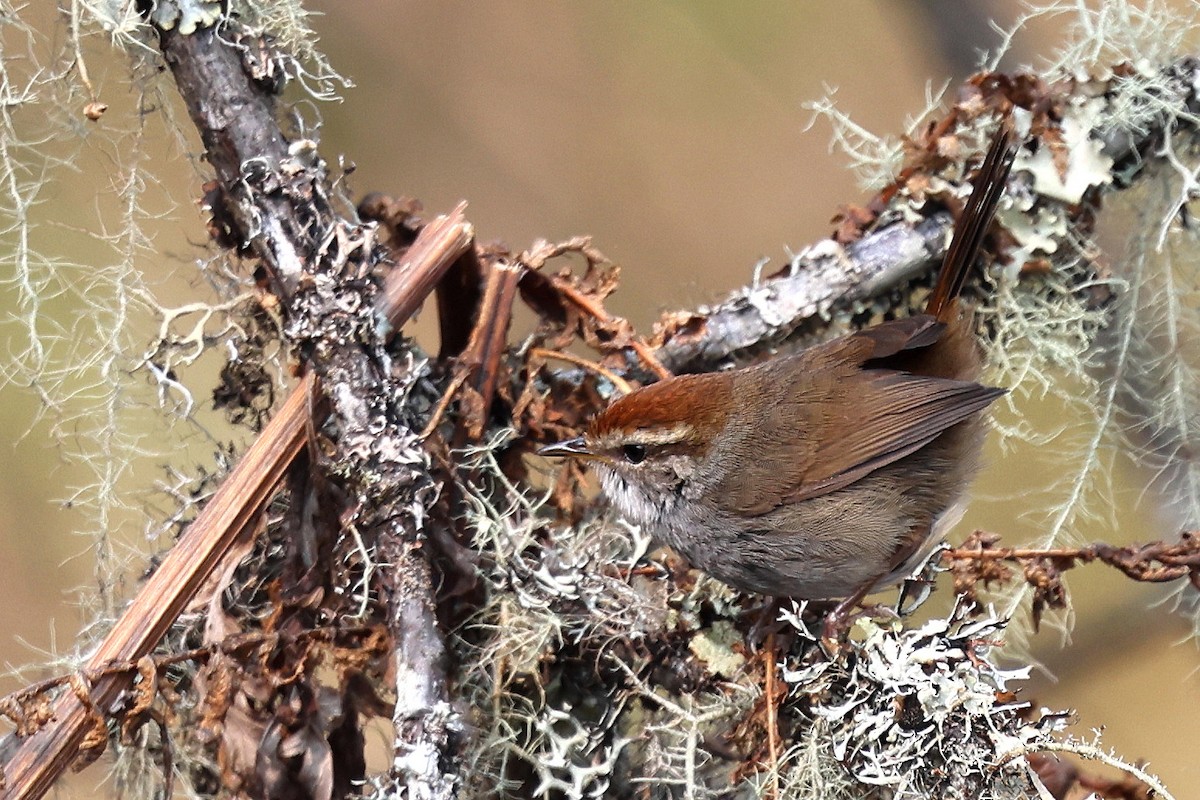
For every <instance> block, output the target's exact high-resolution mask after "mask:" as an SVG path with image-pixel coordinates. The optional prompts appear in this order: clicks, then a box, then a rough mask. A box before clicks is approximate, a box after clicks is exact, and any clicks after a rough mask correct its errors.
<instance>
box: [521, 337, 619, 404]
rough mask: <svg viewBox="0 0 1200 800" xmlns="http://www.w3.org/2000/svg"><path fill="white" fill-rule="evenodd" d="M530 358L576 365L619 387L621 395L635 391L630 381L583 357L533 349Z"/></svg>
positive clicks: (541, 348)
mask: <svg viewBox="0 0 1200 800" xmlns="http://www.w3.org/2000/svg"><path fill="white" fill-rule="evenodd" d="M529 356H530V358H541V359H548V358H551V359H556V360H558V361H565V362H566V363H568V364H574V365H575V366H577V367H580V368H581V369H586V370H588V371H589V372H594V373H596V374H597V375H599V376H600V377H602V378H604V379H605V380H607V381H608V382H609V383H611V384H612V385H613V386H615V387H617V391H619V392H620V393H621V394H629V393H630V392H632V391H633V386H631V385H630V384H629V381H627V380H625V379H624V378H622V377H621V376H620V375H618V374H617V373H615V372H613V371H612V370H611V369H605V368H604V367H602V366H600V365H599V364H597V363H596V362H595V361H588V360H587V359H586V358H582V357H581V356H577V355H574V354H572V353H560V352H559V351H557V350H547V349H545V348H544V347H534V348H531V349H530V350H529Z"/></svg>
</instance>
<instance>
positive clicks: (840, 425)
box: [718, 317, 1004, 515]
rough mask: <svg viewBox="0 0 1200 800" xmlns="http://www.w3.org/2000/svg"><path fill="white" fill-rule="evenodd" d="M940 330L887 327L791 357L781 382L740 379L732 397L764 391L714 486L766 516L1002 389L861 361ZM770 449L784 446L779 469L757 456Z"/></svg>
mask: <svg viewBox="0 0 1200 800" xmlns="http://www.w3.org/2000/svg"><path fill="white" fill-rule="evenodd" d="M938 326H940V323H937V322H936V320H933V319H932V318H928V317H926V318H924V319H922V318H919V317H915V318H912V319H905V320H897V321H896V322H890V323H885V324H884V325H879V326H876V327H875V328H872V329H870V330H869V331H866V332H864V333H860V334H853V335H851V336H847V337H844V338H842V339H837V340H834V341H832V342H829V343H827V344H824V345H819V346H817V347H814V348H810V349H809V350H806V351H804V352H803V353H800V354H799V355H797V356H794V357H793V360H792V366H793V367H794V368H793V369H790V370H788V377H787V379H785V380H782V381H780V380H778V377H779V374H778V373H776V380H771V381H769V382H768V381H763V380H759V376H758V374H757V373H756V372H755V371H753V370H749V371H747V372H746V373H745V374H744V375H743V376H741V377H740V379H739V381H738V384H735V386H734V392H735V396H736V395H737V394H750V393H759V394H763V393H766V394H768V395H769V396H768V397H767V401H768V402H765V403H762V404H757V405H756V407H757V408H761V409H762V411H761V412H760V414H759V418H758V419H755V420H753V421H752V422H751V423H750V424H748V425H746V426H745V427H744V430H743V431H742V432H741V435H740V436H739V437H738V440H737V441H736V442H734V443H733V445H732V447H731V451H730V453H729V454H728V456H727V457H728V460H729V464H730V466H731V469H730V471H729V473H728V474H727V475H726V476H725V477H724V479H723V480H722V482H721V485H720V486H719V487H718V490H719V491H720V492H721V495H722V496H723V497H724V498H725V501H726V502H727V503H728V504H729V506H730V508H731V509H733V510H737V511H739V512H741V513H743V514H747V515H758V514H765V513H768V512H769V511H771V510H772V509H774V508H776V507H778V506H779V505H783V504H786V503H794V502H797V501H800V500H806V499H809V498H812V497H817V496H820V495H823V494H827V493H829V492H833V491H837V490H838V489H841V488H843V487H845V486H848V485H849V484H851V483H854V482H855V481H857V480H859V479H861V478H862V477H864V476H866V475H868V474H869V473H871V472H872V471H874V470H876V469H879V468H880V467H882V466H884V465H886V464H890V463H892V462H893V461H896V460H898V459H901V458H904V457H905V456H907V455H910V454H912V453H914V452H916V451H917V450H919V449H920V448H922V447H924V446H925V445H927V444H928V443H929V442H931V441H933V439H935V438H936V437H937V436H939V435H940V434H941V433H943V432H945V431H946V429H948V428H950V427H952V426H954V425H956V424H958V423H959V422H963V421H965V420H967V419H970V418H971V417H973V416H974V415H975V414H977V413H979V412H980V411H982V410H983V409H984V408H986V407H987V406H988V404H989V403H991V402H992V401H993V400H995V399H996V398H997V397H999V396H1000V395H1002V394H1004V390H1002V389H993V388H990V387H987V386H982V385H980V384H977V383H974V382H971V381H960V380H951V379H947V378H937V377H930V376H927V375H913V374H910V373H907V372H900V371H897V370H892V369H864V368H863V367H862V366H861V365H862V363H863V362H864V361H869V360H872V359H879V358H886V357H887V356H889V355H894V354H895V353H897V352H900V351H902V350H905V349H907V348H908V347H910V346H912V342H913V341H916V342H918V343H919V344H924V343H925V341H924V340H926V339H927V337H931V336H932V337H934V338H936V333H934V331H935V329H936V328H937V327H938ZM739 384H740V385H739ZM768 446H769V447H770V448H771V449H772V450H775V451H777V450H778V449H779V448H780V447H781V446H782V447H786V448H787V450H788V453H787V456H786V458H785V459H784V460H783V466H782V468H781V467H780V462H774V464H773V466H772V467H766V466H762V465H760V463H759V462H758V461H757V460H756V454H757V453H761V452H763V450H764V449H765V448H767V447H768Z"/></svg>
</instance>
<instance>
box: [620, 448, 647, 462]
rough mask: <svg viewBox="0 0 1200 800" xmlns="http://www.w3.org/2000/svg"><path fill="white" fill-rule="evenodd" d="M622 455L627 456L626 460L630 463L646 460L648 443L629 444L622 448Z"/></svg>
mask: <svg viewBox="0 0 1200 800" xmlns="http://www.w3.org/2000/svg"><path fill="white" fill-rule="evenodd" d="M621 455H623V456H625V460H626V461H628V462H629V463H630V464H640V463H642V462H643V461H645V460H646V445H644V444H627V445H625V446H624V447H622V448H621Z"/></svg>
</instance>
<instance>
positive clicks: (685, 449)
mask: <svg viewBox="0 0 1200 800" xmlns="http://www.w3.org/2000/svg"><path fill="white" fill-rule="evenodd" d="M1015 153H1016V147H1015V146H1014V144H1013V136H1012V133H1011V129H1010V125H1009V123H1008V122H1007V120H1006V121H1005V122H1004V123H1003V124H1002V125H1001V128H1000V131H999V133H998V134H997V135H996V137H995V139H994V140H993V142H992V145H991V148H990V149H989V150H988V153H987V156H986V158H985V159H984V162H983V166H982V167H981V168H980V171H979V176H978V178H977V179H976V182H975V187H974V190H973V191H972V193H971V197H970V199H969V200H968V201H967V206H966V210H965V211H964V212H963V214H962V216H961V217H960V218H959V220H958V222H957V224H956V226H955V229H954V235H953V238H952V240H951V243H950V248H949V250H948V251H947V253H946V258H945V261H944V263H943V266H942V270H941V273H940V274H939V276H938V280H937V284H936V285H935V287H934V289H933V294H932V295H931V297H930V299H929V303H928V306H927V307H926V309H925V313H924V314H920V315H917V316H914V317H910V318H907V319H899V320H893V321H889V322H884V323H881V324H879V325H875V326H873V327H870V328H866V329H865V330H861V331H858V332H856V333H852V334H849V335H847V336H842V337H840V338H838V339H834V340H833V341H830V342H826V343H824V344H820V345H817V346H815V347H810V348H808V349H807V350H804V351H803V352H801V353H798V354H796V355H792V356H788V357H782V358H777V359H774V360H771V361H768V362H765V363H763V364H759V365H756V366H752V367H747V368H744V369H737V370H731V371H728V372H716V373H707V374H698V375H680V376H678V377H673V378H668V379H666V380H663V381H661V382H659V383H655V384H652V385H650V386H647V387H645V388H642V389H638V390H637V391H634V392H631V393H629V394H628V395H625V396H624V397H622V398H620V399H618V400H617V401H616V402H614V403H613V404H612V405H610V406H609V407H608V408H607V409H605V410H604V411H603V412H601V413H600V414H598V415H596V417H595V418H594V419H593V420H592V421H591V423H590V424H589V426H588V429H587V433H586V434H585V435H584V436H580V437H578V438H575V439H571V440H569V441H564V442H559V443H557V444H552V445H549V446H547V447H543V448H542V449H541V450H540V451H539V452H540V453H541V454H542V455H546V456H576V457H581V458H586V459H589V460H591V462H592V463H593V464H594V465H595V468H596V470H597V472H598V473H599V476H600V480H601V483H602V485H603V487H604V490H605V492H606V493H607V495H608V496H609V498H611V500H612V501H613V502H614V503H615V504H616V506H617V508H618V509H619V510H620V512H621V513H622V514H623V515H624V516H625V517H626V518H627V519H628V520H630V521H631V522H634V523H637V524H640V525H643V526H646V527H647V528H648V529H649V530H650V531H651V532H652V533H654V534H655V535H657V536H658V537H659V538H660V539H661V540H662V541H663V542H665V543H666V544H668V545H670V546H671V547H673V548H675V550H677V551H678V552H679V553H680V554H682V555H683V556H684V557H685V558H687V559H688V560H689V561H690V562H691V563H692V564H693V565H694V566H696V567H698V568H700V569H702V570H704V571H705V572H707V573H709V574H710V575H712V576H714V577H716V578H719V579H720V580H722V581H725V582H726V583H728V584H730V585H731V586H735V587H737V588H739V589H743V590H747V591H752V592H760V593H762V594H765V595H772V596H781V597H794V598H800V599H811V600H817V599H832V598H848V600H847V602H846V603H843V604H842V606H840V607H839V613H840V614H842V615H844V614H845V613H846V611H848V610H849V608H850V606H852V605H853V604H854V603H857V602H859V601H860V600H861V599H862V597H863V596H864V595H866V594H867V593H868V592H870V591H872V590H875V589H879V588H883V587H885V586H888V585H890V584H892V583H895V582H897V581H899V580H901V579H902V578H903V577H905V576H906V575H907V574H908V573H909V572H910V571H911V570H912V569H913V568H914V567H915V566H916V564H915V563H914V562H916V561H917V560H918V559H919V558H921V557H922V556H923V555H925V554H927V553H928V552H929V551H930V550H931V549H932V546H933V545H935V544H936V543H937V542H938V541H940V540H941V536H942V534H943V532H944V531H943V528H945V527H947V526H946V525H945V522H946V521H949V522H950V524H953V522H954V521H955V520H956V518H957V516H958V515H957V513H951V512H950V509H952V508H954V507H955V506H956V504H957V503H958V501H959V498H960V495H961V494H962V492H963V490H964V489H965V488H966V486H967V483H968V482H969V481H970V479H971V477H972V475H973V474H974V472H975V469H976V465H977V462H978V458H979V451H980V448H981V446H982V440H983V434H984V426H983V424H982V418H981V412H982V411H984V409H986V408H987V407H988V405H989V404H990V403H991V402H992V401H994V400H995V399H996V398H997V397H1000V396H1001V395H1003V394H1004V393H1005V390H1004V389H996V388H991V387H988V386H982V385H980V384H979V383H976V379H977V378H978V377H979V372H980V367H981V353H980V350H979V346H978V343H977V342H976V341H975V337H974V333H973V326H972V323H971V314H970V313H969V312H966V313H964V312H962V311H960V309H959V304H958V295H959V293H960V291H961V290H962V286H963V282H964V280H965V278H966V276H967V273H968V271H969V270H970V267H971V265H972V263H973V262H974V260H975V257H976V255H977V253H978V251H979V248H980V245H981V243H982V241H983V238H984V235H985V234H986V233H987V230H988V227H989V226H990V224H991V221H992V218H993V216H994V215H995V211H996V206H997V203H998V202H999V199H1000V197H1001V195H1002V194H1003V191H1004V186H1005V183H1006V181H1007V179H1008V173H1009V170H1010V169H1011V167H1012V162H1013V158H1014V156H1015ZM939 523H942V524H939ZM927 545H928V546H927Z"/></svg>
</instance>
